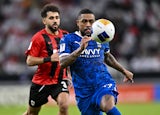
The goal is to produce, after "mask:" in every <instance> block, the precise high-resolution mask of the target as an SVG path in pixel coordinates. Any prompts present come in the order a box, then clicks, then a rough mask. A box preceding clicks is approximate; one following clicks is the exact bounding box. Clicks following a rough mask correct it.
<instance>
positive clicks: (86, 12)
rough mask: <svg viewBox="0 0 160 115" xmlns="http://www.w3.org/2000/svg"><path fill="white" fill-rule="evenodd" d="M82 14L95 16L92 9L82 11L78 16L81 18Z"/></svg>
mask: <svg viewBox="0 0 160 115" xmlns="http://www.w3.org/2000/svg"><path fill="white" fill-rule="evenodd" d="M81 14H94V13H93V12H92V11H91V10H90V9H87V8H85V9H82V10H81V11H80V12H79V13H78V16H77V17H79V16H80V15H81Z"/></svg>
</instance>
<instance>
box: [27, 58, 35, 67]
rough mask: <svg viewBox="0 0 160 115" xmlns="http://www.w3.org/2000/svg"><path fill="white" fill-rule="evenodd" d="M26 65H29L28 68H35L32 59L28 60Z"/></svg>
mask: <svg viewBox="0 0 160 115" xmlns="http://www.w3.org/2000/svg"><path fill="white" fill-rule="evenodd" d="M26 64H27V65H28V66H34V64H33V62H32V60H31V59H30V58H27V60H26Z"/></svg>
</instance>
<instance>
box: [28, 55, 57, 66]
mask: <svg viewBox="0 0 160 115" xmlns="http://www.w3.org/2000/svg"><path fill="white" fill-rule="evenodd" d="M58 61H59V56H58V53H54V54H52V55H51V57H45V58H43V57H34V56H31V55H28V56H27V60H26V63H27V65H28V66H35V65H39V64H43V63H46V62H58Z"/></svg>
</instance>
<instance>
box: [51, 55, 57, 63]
mask: <svg viewBox="0 0 160 115" xmlns="http://www.w3.org/2000/svg"><path fill="white" fill-rule="evenodd" d="M58 61H59V55H58V53H54V54H52V55H51V62H58Z"/></svg>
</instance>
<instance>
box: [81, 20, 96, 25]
mask: <svg viewBox="0 0 160 115" xmlns="http://www.w3.org/2000/svg"><path fill="white" fill-rule="evenodd" d="M81 22H82V23H84V24H85V23H87V22H89V23H91V24H92V23H93V22H94V20H92V19H91V20H87V19H83V20H82V21H81Z"/></svg>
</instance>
